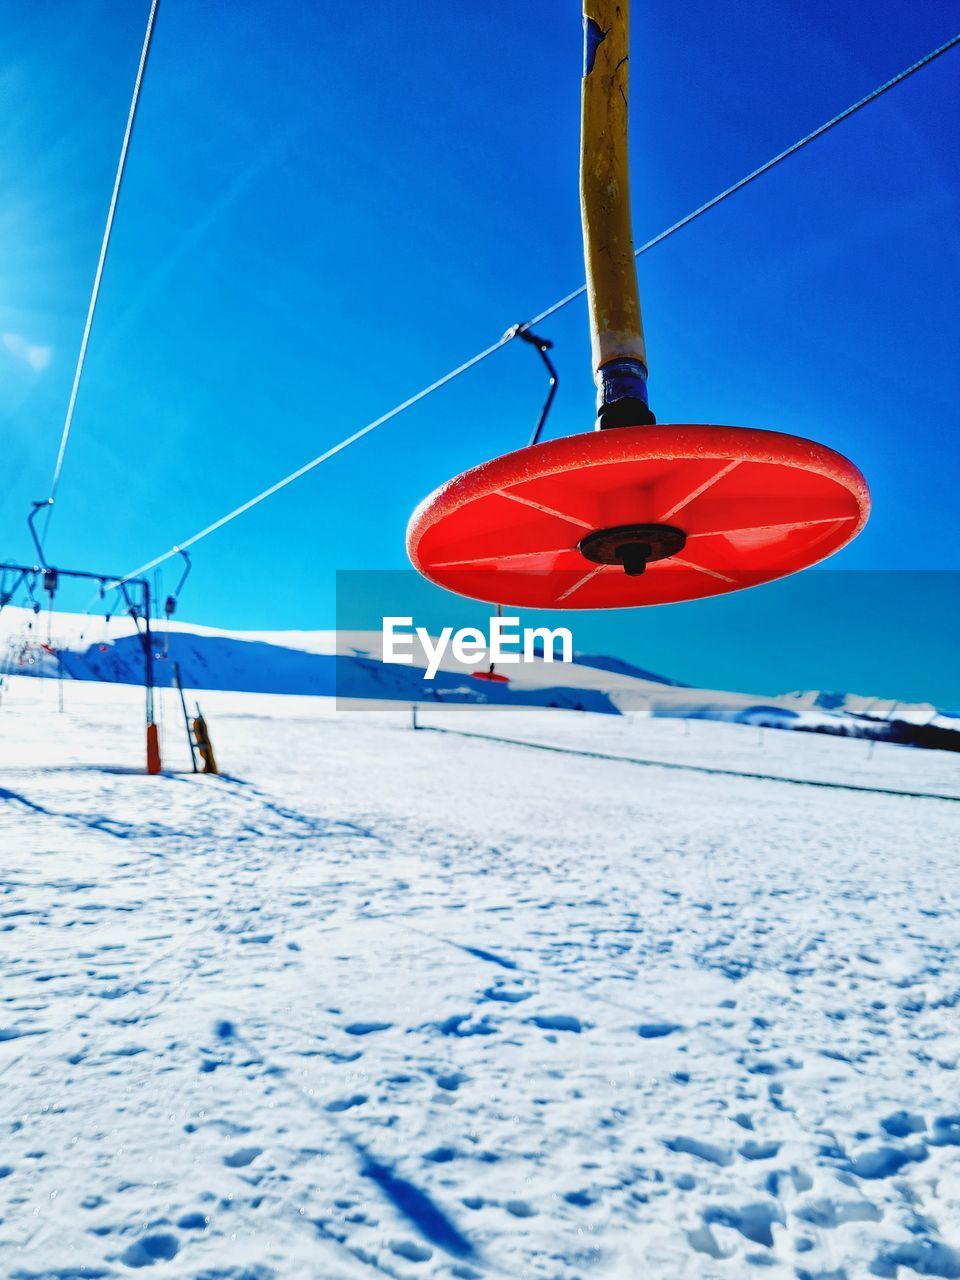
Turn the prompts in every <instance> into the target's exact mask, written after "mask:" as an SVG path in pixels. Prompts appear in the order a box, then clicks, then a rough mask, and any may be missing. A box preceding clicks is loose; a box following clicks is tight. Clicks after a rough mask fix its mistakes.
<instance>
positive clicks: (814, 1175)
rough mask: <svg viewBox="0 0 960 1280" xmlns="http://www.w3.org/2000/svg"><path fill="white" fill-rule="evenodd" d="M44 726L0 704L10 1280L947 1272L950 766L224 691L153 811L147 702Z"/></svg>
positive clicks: (718, 733)
mask: <svg viewBox="0 0 960 1280" xmlns="http://www.w3.org/2000/svg"><path fill="white" fill-rule="evenodd" d="M58 692H59V690H58V688H57V684H56V682H55V681H48V680H26V679H21V678H18V677H16V676H14V677H12V678H10V679H8V681H7V687H6V689H5V692H4V700H3V705H2V707H0V766H2V774H0V846H2V849H3V876H2V885H0V963H2V974H3V982H2V1004H0V1088H2V1097H3V1100H4V1104H5V1105H4V1117H3V1133H4V1141H3V1144H2V1147H0V1274H2V1275H3V1276H4V1277H9V1278H10V1280H79V1278H80V1277H84V1278H85V1280H87V1278H90V1277H114V1276H130V1275H135V1274H139V1273H141V1272H142V1273H143V1274H145V1275H149V1276H151V1277H152V1276H157V1277H161V1276H165V1277H184V1278H185V1280H317V1278H318V1277H322V1278H323V1280H340V1278H341V1277H342V1278H343V1280H350V1278H352V1277H357V1278H360V1277H371V1276H388V1277H415V1276H417V1277H436V1278H440V1277H442V1278H443V1280H453V1278H457V1280H467V1278H469V1277H504V1278H507V1277H509V1278H511V1280H512V1278H515V1277H530V1278H533V1277H542V1278H543V1280H579V1278H581V1277H605V1278H609V1277H617V1278H620V1277H622V1278H623V1280H634V1278H639V1277H654V1278H656V1280H713V1278H719V1280H723V1278H725V1277H730V1278H737V1280H739V1278H740V1277H743V1276H748V1275H750V1274H751V1273H753V1271H754V1270H756V1271H757V1273H758V1274H763V1275H769V1276H771V1277H782V1278H786V1277H789V1278H790V1280H814V1277H816V1278H818V1280H827V1278H828V1277H834V1278H840V1277H846V1278H847V1280H854V1278H855V1277H869V1276H880V1277H894V1278H896V1277H899V1280H909V1278H910V1277H911V1276H916V1275H920V1276H943V1277H957V1276H960V1090H958V1086H957V1065H958V1061H960V930H958V916H960V907H958V894H957V887H958V886H957V878H958V873H957V848H958V834H960V804H958V803H957V799H958V798H960V787H958V778H957V771H956V757H955V756H949V755H947V754H945V753H939V752H932V751H931V752H920V751H915V750H910V749H907V748H904V747H898V746H892V745H887V744H882V743H881V744H875V745H874V744H868V743H865V742H862V741H857V740H852V739H843V738H822V737H819V736H813V735H805V734H766V735H765V736H764V735H762V734H760V733H758V730H757V729H756V728H752V727H746V726H742V725H735V724H723V723H709V722H705V721H695V722H693V723H689V722H681V721H677V720H662V719H650V718H647V717H636V718H634V717H630V716H616V717H614V716H609V715H608V716H591V715H583V714H576V713H574V712H565V711H547V710H542V709H530V708H528V709H520V710H502V711H497V712H495V713H491V712H490V711H489V710H483V709H478V710H469V709H466V710H465V709H460V710H453V709H444V708H433V709H430V710H425V709H421V714H420V721H421V725H422V726H424V728H423V729H422V731H420V732H414V731H413V730H412V728H411V724H410V715H409V712H408V711H405V712H399V711H392V712H384V711H380V712H356V713H352V714H351V713H346V712H339V713H337V712H335V711H334V709H333V705H332V703H331V702H329V701H326V700H323V699H315V698H306V697H303V698H299V697H286V698H282V697H278V696H276V695H263V694H259V695H258V694H237V693H206V694H204V695H203V698H202V701H203V707H204V711H205V713H206V714H207V716H208V719H209V722H210V726H211V731H212V734H213V738H214V743H215V746H216V749H217V752H218V755H219V757H220V760H221V764H222V767H223V768H224V770H225V772H224V775H223V776H221V777H219V778H217V777H203V776H194V775H192V774H190V773H188V772H185V768H186V753H185V747H184V745H183V734H182V727H181V725H180V722H179V708H178V706H177V704H176V703H175V701H174V695H173V694H172V693H171V692H170V691H167V692H166V693H164V694H163V695H162V698H161V711H162V716H163V728H164V734H163V736H164V745H165V754H166V758H167V761H168V764H169V765H170V766H171V772H169V773H167V774H165V775H163V776H161V777H158V778H148V777H145V776H143V775H142V774H141V773H140V772H139V771H138V770H139V767H140V763H141V760H142V750H143V743H142V736H143V729H142V709H143V708H142V692H141V691H138V690H136V689H134V688H132V687H125V686H123V685H97V684H94V683H67V684H66V685H65V687H64V689H63V693H64V705H65V709H64V711H63V713H62V714H61V713H60V712H59V711H58V709H57V706H58ZM437 729H441V730H443V731H444V732H437V731H436V730H437ZM465 733H473V734H477V735H481V736H476V737H468V736H463V735H464V734H465ZM498 738H499V739H504V738H510V739H514V740H516V741H521V742H528V743H531V744H539V746H538V745H530V746H527V745H513V744H511V743H510V742H506V741H499V740H497V739H498ZM550 745H553V746H560V747H563V748H564V750H563V751H545V750H542V749H540V748H541V747H542V746H550ZM609 757H624V758H623V759H617V758H609ZM636 760H651V761H660V762H662V763H660V764H656V763H654V764H637V763H634V762H633V761H636ZM670 764H674V765H676V764H682V765H683V766H684V767H683V768H671V767H664V765H670ZM717 765H721V766H722V767H724V768H727V769H730V770H737V769H739V770H741V771H742V772H747V773H754V774H760V775H778V774H779V775H780V776H781V777H783V778H790V779H794V780H800V781H801V785H797V783H796V781H792V782H789V781H781V780H776V778H772V779H771V778H769V777H767V778H765V777H733V776H718V775H717V774H716V773H714V772H711V771H710V770H711V769H714V768H715V767H716V766H717ZM818 782H831V783H833V784H834V785H833V786H820V785H816V784H817V783H818ZM847 783H852V784H854V785H855V786H857V787H868V788H871V790H851V789H844V785H837V784H847ZM891 790H901V791H903V790H906V791H911V792H914V793H916V794H915V795H913V796H904V795H895V794H886V793H885V792H887V791H891ZM936 796H940V797H946V798H930V797H936ZM949 797H952V798H949Z"/></svg>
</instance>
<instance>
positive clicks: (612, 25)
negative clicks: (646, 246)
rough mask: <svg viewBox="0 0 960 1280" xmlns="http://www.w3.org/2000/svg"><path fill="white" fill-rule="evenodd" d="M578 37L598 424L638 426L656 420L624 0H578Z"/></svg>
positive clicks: (585, 243)
mask: <svg viewBox="0 0 960 1280" xmlns="http://www.w3.org/2000/svg"><path fill="white" fill-rule="evenodd" d="M583 41H584V43H583V89H582V99H581V132H580V210H581V217H582V221H583V254H584V261H585V265H586V272H587V301H588V303H589V307H590V339H591V345H592V350H593V367H594V371H595V376H596V383H597V418H598V421H597V426H598V427H601V428H605V427H635V426H640V425H643V424H645V423H652V422H654V421H655V419H654V416H653V414H652V413H651V412H650V409H649V408H648V406H647V352H646V347H645V346H644V341H643V320H642V318H641V315H640V294H639V290H638V288H637V264H636V258H635V257H634V251H633V231H632V227H631V221H630V172H629V165H628V147H627V101H628V86H629V67H630V6H629V0H583Z"/></svg>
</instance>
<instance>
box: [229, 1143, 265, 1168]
mask: <svg viewBox="0 0 960 1280" xmlns="http://www.w3.org/2000/svg"><path fill="white" fill-rule="evenodd" d="M262 1154H263V1147H238V1149H237V1150H236V1151H233V1152H231V1153H230V1155H228V1156H224V1157H223V1163H224V1164H225V1165H226V1166H227V1168H228V1169H245V1168H246V1167H247V1165H248V1164H253V1162H254V1160H256V1158H257V1156H259V1155H262Z"/></svg>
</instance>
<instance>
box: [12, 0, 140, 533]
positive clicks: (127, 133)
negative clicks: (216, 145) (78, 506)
mask: <svg viewBox="0 0 960 1280" xmlns="http://www.w3.org/2000/svg"><path fill="white" fill-rule="evenodd" d="M159 3H160V0H151V4H150V13H149V15H148V17H147V29H146V32H145V34H144V37H143V47H142V49H141V51H140V62H139V64H138V66H137V77H136V80H135V81H134V85H133V96H132V98H131V99H130V109H129V111H128V112H127V127H126V129H125V130H124V133H123V143H122V144H121V147H120V159H119V161H118V162H117V172H116V176H115V178H114V180H113V193H112V195H111V197H110V207H109V209H108V210H107V221H106V225H105V226H104V229H103V239H102V241H101V242H100V257H99V259H98V260H97V270H96V273H95V274H94V277H93V289H92V290H91V293H90V302H89V304H88V306H87V318H86V321H85V323H84V326H83V337H82V338H81V340H80V352H79V355H78V356H77V367H76V369H75V370H74V374H73V386H72V387H71V389H70V399H69V401H68V403H67V412H66V417H65V418H64V422H63V430H62V432H61V433H60V447H59V449H58V450H57V461H56V463H55V465H54V468H53V479H52V480H51V482H50V493H49V495H48V497H47V500H46V503H42V502H41V503H37V504H35V505H36V506H44V505H45V506H46V508H47V517H46V521H45V523H44V533H45V534H46V531H47V530H48V529H49V527H50V519H51V516H52V514H53V504H54V500H55V499H56V496H57V487H58V486H59V484H60V475H61V473H62V471H63V460H64V457H65V455H66V452H67V442H68V440H69V439H70V429H71V427H72V426H73V413H74V409H75V408H76V404H77V392H78V391H79V390H80V379H81V378H82V376H83V366H84V363H85V362H86V358H87V345H88V343H89V341H90V330H91V328H92V326H93V316H94V312H95V311H96V309H97V299H98V298H99V297H100V282H101V280H102V279H103V267H104V263H105V262H106V260H107V249H108V248H109V246H110V233H111V232H112V231H113V220H114V216H115V215H116V212H117V200H118V198H119V196H120V185H121V183H122V182H123V174H124V170H125V168H126V164H127V151H128V150H129V148H130V138H131V136H132V134H133V123H134V120H135V118H136V114H137V106H138V105H139V102H140V89H141V86H142V84H143V73H144V71H145V69H146V66H147V57H148V55H149V53H150V43H151V41H152V39H153V28H154V23H155V21H156V17H157V6H158V5H159Z"/></svg>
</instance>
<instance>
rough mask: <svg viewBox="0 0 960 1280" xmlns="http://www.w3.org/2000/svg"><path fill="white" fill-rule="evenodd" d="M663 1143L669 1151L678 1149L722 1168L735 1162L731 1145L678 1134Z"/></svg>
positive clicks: (683, 1153)
mask: <svg viewBox="0 0 960 1280" xmlns="http://www.w3.org/2000/svg"><path fill="white" fill-rule="evenodd" d="M663 1145H664V1146H665V1147H666V1148H667V1150H668V1151H676V1152H678V1153H679V1154H682V1155H688V1156H696V1157H697V1159H698V1160H706V1161H707V1163H708V1164H715V1165H717V1166H719V1168H721V1169H725V1168H726V1167H727V1166H728V1165H731V1164H733V1152H732V1151H731V1150H730V1148H729V1147H720V1146H717V1145H716V1144H715V1143H712V1142H701V1141H700V1139H699V1138H686V1137H684V1136H683V1134H678V1135H677V1137H676V1138H665V1139H664V1142H663Z"/></svg>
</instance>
